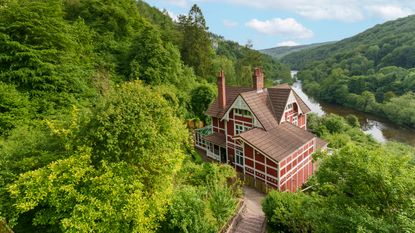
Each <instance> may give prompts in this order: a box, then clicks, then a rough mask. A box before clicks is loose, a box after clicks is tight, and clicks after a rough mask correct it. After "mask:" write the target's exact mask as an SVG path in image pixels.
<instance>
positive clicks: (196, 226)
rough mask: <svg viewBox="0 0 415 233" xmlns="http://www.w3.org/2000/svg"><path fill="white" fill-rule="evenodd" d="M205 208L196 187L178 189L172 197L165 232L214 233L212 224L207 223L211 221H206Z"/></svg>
mask: <svg viewBox="0 0 415 233" xmlns="http://www.w3.org/2000/svg"><path fill="white" fill-rule="evenodd" d="M206 208H207V206H206V203H205V202H204V200H203V199H202V193H200V191H199V190H198V189H197V188H196V187H192V186H185V187H182V188H180V190H177V192H176V193H175V194H174V196H173V202H172V204H171V206H170V209H169V212H168V214H167V224H168V226H167V229H165V232H184V233H191V232H196V233H198V232H200V233H204V232H215V227H214V225H213V223H211V222H209V221H212V219H207V215H206V211H207V209H206ZM207 220H208V221H207Z"/></svg>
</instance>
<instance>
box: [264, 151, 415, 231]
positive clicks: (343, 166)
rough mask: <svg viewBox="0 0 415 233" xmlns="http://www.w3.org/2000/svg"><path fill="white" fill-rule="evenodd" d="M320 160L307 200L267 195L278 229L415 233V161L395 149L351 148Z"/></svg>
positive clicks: (267, 207)
mask: <svg viewBox="0 0 415 233" xmlns="http://www.w3.org/2000/svg"><path fill="white" fill-rule="evenodd" d="M396 151H398V152H401V151H400V150H396ZM320 158H322V161H320V165H319V170H318V171H317V172H316V175H315V177H314V178H313V179H312V180H311V181H310V182H309V185H311V189H310V190H309V193H308V194H307V195H306V194H304V193H293V194H290V193H277V192H273V193H270V194H269V195H268V196H267V198H266V199H265V201H264V203H263V209H264V212H265V214H266V216H267V218H268V219H269V223H270V226H271V229H272V230H275V231H277V230H282V231H285V232H303V231H307V230H308V229H311V231H313V232H358V231H362V232H367V231H369V232H370V231H371V232H401V231H409V232H411V231H413V230H415V222H414V221H413V219H414V217H415V211H414V208H413V198H414V193H415V182H414V178H415V166H414V165H413V164H411V162H410V161H411V159H412V158H411V157H408V156H407V155H402V154H401V153H397V154H395V153H394V150H385V149H384V148H379V147H378V148H377V149H372V148H369V147H365V146H359V147H357V146H355V145H353V144H348V145H346V146H345V147H343V148H341V149H340V150H338V151H336V152H335V153H334V154H333V155H331V156H327V155H326V156H322V157H320Z"/></svg>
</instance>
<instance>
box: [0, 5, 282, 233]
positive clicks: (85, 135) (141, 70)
mask: <svg viewBox="0 0 415 233" xmlns="http://www.w3.org/2000/svg"><path fill="white" fill-rule="evenodd" d="M255 66H260V67H263V69H264V71H265V74H266V76H267V82H268V84H271V83H272V81H273V79H279V80H284V79H285V80H288V79H289V69H288V67H287V66H285V65H281V64H280V63H278V62H276V61H274V60H272V59H271V58H270V57H268V56H265V55H262V54H260V53H259V52H256V51H254V50H252V49H251V47H250V45H249V44H248V45H246V46H240V45H238V44H236V43H234V42H230V41H226V40H225V39H223V38H221V37H218V36H215V35H212V34H211V33H209V31H208V27H207V26H206V22H205V20H204V17H203V13H202V12H201V10H200V9H199V8H198V7H197V6H193V7H192V8H191V9H190V11H189V14H188V15H183V16H180V17H179V20H178V21H177V22H174V21H173V20H172V19H171V18H170V17H169V16H168V15H167V12H161V11H159V10H158V9H156V8H152V7H150V6H149V5H148V4H147V3H145V2H142V1H138V2H137V1H133V0H117V1H107V0H77V1H73V0H48V1H44V0H3V1H0V220H1V221H3V220H5V221H7V223H8V225H10V226H11V227H12V228H13V230H15V231H16V232H108V230H109V229H111V232H217V231H218V229H220V228H221V227H222V226H223V225H224V223H225V222H226V221H228V219H229V217H230V216H231V215H232V214H233V212H234V211H235V208H236V205H237V201H238V197H239V196H240V195H241V193H240V187H239V185H240V184H239V182H238V181H237V179H236V174H235V171H234V170H233V169H232V168H231V167H229V166H227V165H215V164H203V163H201V160H200V157H198V155H197V154H196V153H195V152H194V150H193V145H192V142H191V136H190V133H189V131H188V130H187V129H186V127H185V120H187V119H193V118H199V119H204V111H205V110H206V108H207V106H208V105H209V104H210V102H211V101H212V99H213V98H214V97H215V96H216V88H215V84H214V83H215V82H216V74H217V73H218V72H219V71H220V70H221V69H223V70H225V74H226V76H227V82H228V84H230V85H244V86H248V85H251V81H250V80H251V75H252V70H253V68H254V67H255Z"/></svg>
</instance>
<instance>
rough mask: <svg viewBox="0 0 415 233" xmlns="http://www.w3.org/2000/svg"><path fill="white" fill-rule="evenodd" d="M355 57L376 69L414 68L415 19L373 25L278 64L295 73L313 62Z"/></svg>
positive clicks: (291, 56)
mask: <svg viewBox="0 0 415 233" xmlns="http://www.w3.org/2000/svg"><path fill="white" fill-rule="evenodd" d="M356 53H361V54H362V55H363V56H365V57H366V58H368V59H369V60H372V61H374V63H375V66H379V65H380V66H381V67H382V66H387V65H397V66H402V67H405V68H409V67H413V66H414V64H415V15H412V16H408V17H405V18H401V19H397V20H394V21H388V22H386V23H383V24H379V25H376V26H374V27H372V28H370V29H368V30H366V31H364V32H362V33H359V34H357V35H356V36H353V37H350V38H347V39H344V40H341V41H339V42H336V43H332V44H326V45H322V46H318V47H314V48H310V49H307V50H305V49H303V50H300V51H295V52H292V53H289V54H287V55H285V56H284V57H283V58H282V59H281V60H282V61H283V62H284V63H287V64H290V65H291V66H292V67H295V68H296V69H302V68H304V67H305V65H306V64H307V63H309V62H312V61H316V60H327V59H329V58H333V57H350V56H352V55H353V54H356ZM395 58H396V59H395ZM405 60H406V61H405ZM394 61H396V62H394ZM399 63H400V64H399Z"/></svg>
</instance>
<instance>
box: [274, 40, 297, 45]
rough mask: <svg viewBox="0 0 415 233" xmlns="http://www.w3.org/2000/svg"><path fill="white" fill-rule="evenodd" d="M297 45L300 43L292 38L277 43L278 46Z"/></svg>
mask: <svg viewBox="0 0 415 233" xmlns="http://www.w3.org/2000/svg"><path fill="white" fill-rule="evenodd" d="M296 45H298V43H297V42H295V41H292V40H288V41H281V42H280V43H278V44H277V46H296Z"/></svg>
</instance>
